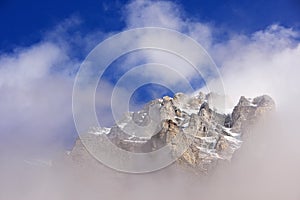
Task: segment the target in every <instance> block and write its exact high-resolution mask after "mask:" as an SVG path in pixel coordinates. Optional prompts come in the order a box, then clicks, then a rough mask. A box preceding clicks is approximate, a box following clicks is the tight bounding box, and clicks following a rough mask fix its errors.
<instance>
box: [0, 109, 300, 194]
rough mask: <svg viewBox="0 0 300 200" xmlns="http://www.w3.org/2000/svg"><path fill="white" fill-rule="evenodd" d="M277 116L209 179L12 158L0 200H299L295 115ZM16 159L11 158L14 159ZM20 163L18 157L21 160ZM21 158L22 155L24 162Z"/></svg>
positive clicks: (1, 172)
mask: <svg viewBox="0 0 300 200" xmlns="http://www.w3.org/2000/svg"><path fill="white" fill-rule="evenodd" d="M288 111H289V110H288V108H287V109H285V110H281V111H277V112H276V114H275V115H274V116H268V117H267V118H265V119H263V120H261V121H260V123H258V124H257V125H256V126H255V127H253V128H252V130H253V131H252V132H251V134H248V135H246V136H245V137H244V143H243V145H242V147H241V149H240V150H238V151H237V152H236V153H235V155H234V157H233V159H232V161H231V162H225V161H224V162H220V163H219V164H218V165H217V166H216V168H214V169H213V170H211V171H210V172H209V173H207V174H201V173H199V174H195V173H194V172H193V171H191V170H189V169H187V168H186V167H183V166H178V165H172V166H169V167H167V168H165V169H162V170H160V171H157V172H152V173H148V174H141V175H135V174H125V173H120V172H116V171H114V170H113V169H110V168H107V167H105V166H103V165H102V164H100V163H98V162H86V160H82V163H81V166H78V165H72V164H70V163H69V162H66V161H64V162H63V161H62V160H61V158H58V157H57V160H56V161H55V162H56V163H53V166H52V167H51V168H50V167H48V166H47V165H46V164H41V163H40V164H39V163H38V162H37V161H30V159H29V158H28V157H27V159H29V161H28V162H25V161H24V160H21V159H16V158H18V157H11V154H10V157H9V158H7V159H6V162H5V163H3V162H2V164H1V169H0V176H1V181H0V188H1V193H0V197H1V199H14V200H16V199H30V200H35V199H52V200H53V199H55V200H60V199H61V200H62V199H74V200H77V199H78V200H79V199H119V198H122V199H157V198H168V199H207V200H213V199H220V198H221V199H224V200H227V199H228V200H235V199H245V200H248V199H249V200H250V199H272V200H274V199H289V200H298V199H299V198H300V191H299V188H298V186H299V184H300V172H299V167H300V151H299V149H298V141H299V139H300V136H299V134H298V131H297V130H298V126H297V119H299V118H298V114H293V113H291V112H288ZM14 158H15V159H14ZM19 158H20V157H19ZM23 158H25V156H24V157H23Z"/></svg>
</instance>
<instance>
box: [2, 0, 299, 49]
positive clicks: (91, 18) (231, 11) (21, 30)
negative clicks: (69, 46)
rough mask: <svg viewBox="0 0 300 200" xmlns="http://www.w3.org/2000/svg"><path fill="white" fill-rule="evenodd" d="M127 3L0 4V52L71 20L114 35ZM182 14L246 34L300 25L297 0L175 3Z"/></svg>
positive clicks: (13, 0) (35, 0)
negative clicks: (79, 20)
mask: <svg viewBox="0 0 300 200" xmlns="http://www.w3.org/2000/svg"><path fill="white" fill-rule="evenodd" d="M126 2H128V1H127V0H76V1H74V0H63V1H61V0H51V1H41V0H26V1H23V0H0V24H1V31H0V38H1V40H0V51H2V52H3V51H11V50H12V49H13V48H15V47H16V46H27V45H30V44H33V43H36V42H38V41H39V40H40V39H41V38H42V34H43V32H45V31H47V30H49V29H51V28H52V27H53V26H55V25H56V24H58V23H59V22H61V21H62V20H63V19H66V18H68V17H70V16H74V15H75V16H79V17H80V18H82V19H83V21H84V22H83V24H82V26H81V29H82V30H81V31H83V32H88V31H90V30H95V29H97V30H102V31H104V32H106V31H117V30H120V29H122V27H124V22H123V21H122V14H121V10H122V7H123V5H124V4H125V3H126ZM175 2H176V3H178V4H179V5H181V6H182V7H183V8H184V10H185V12H186V15H188V16H189V17H192V18H196V19H198V20H199V19H200V20H201V21H204V22H212V23H214V24H216V25H217V26H223V27H225V28H230V29H231V30H234V31H236V32H243V33H251V32H253V31H256V30H259V29H262V28H265V27H266V26H268V25H270V24H272V23H280V24H281V25H284V26H290V27H297V28H299V26H300V24H299V23H300V0H274V1H272V0H252V1H250V0H176V1H175Z"/></svg>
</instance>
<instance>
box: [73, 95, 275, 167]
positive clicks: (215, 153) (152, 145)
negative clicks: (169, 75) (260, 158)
mask: <svg viewBox="0 0 300 200" xmlns="http://www.w3.org/2000/svg"><path fill="white" fill-rule="evenodd" d="M213 96H214V95H212V94H208V95H205V94H203V93H199V94H198V95H196V96H192V97H190V96H187V95H185V94H182V93H178V94H176V95H175V96H174V97H173V98H171V97H164V98H163V99H157V100H154V101H151V102H150V103H148V104H147V105H146V106H145V107H144V108H143V109H142V110H140V111H138V112H131V113H127V114H126V115H125V116H124V118H123V119H122V120H120V121H119V122H118V123H117V124H116V125H115V126H113V127H111V128H94V129H93V130H92V131H91V132H90V134H89V136H88V137H89V140H91V141H93V142H94V143H95V144H94V145H101V143H97V142H95V141H97V140H98V138H99V137H103V136H107V137H108V138H109V139H110V141H112V142H113V143H114V144H115V145H116V146H118V147H119V148H122V149H124V150H126V151H130V152H135V153H147V152H152V151H156V150H158V149H160V148H163V147H164V146H166V145H167V144H169V145H170V148H171V149H172V154H173V156H175V157H176V156H177V157H179V159H178V160H177V163H179V164H183V165H187V166H191V167H192V168H193V169H198V170H200V171H206V170H208V169H209V168H211V167H212V166H214V165H215V164H216V163H217V161H218V160H230V159H231V157H232V155H233V153H234V152H235V151H236V150H237V149H238V148H239V147H240V146H241V144H242V136H243V134H244V133H246V132H247V131H248V130H247V128H248V127H249V125H250V124H253V123H255V122H256V121H257V120H258V119H259V118H260V117H262V116H264V115H265V114H266V113H268V112H270V111H272V110H274V109H275V103H274V101H273V100H272V98H271V97H269V96H266V95H264V96H260V97H257V98H254V99H253V100H252V99H246V98H245V97H241V98H240V101H239V103H238V104H237V105H236V106H235V107H234V109H233V112H232V113H230V114H223V113H219V112H218V111H217V110H215V109H212V108H211V106H210V104H209V102H210V100H211V98H212V97H213ZM98 141H100V140H98ZM84 151H85V150H84V148H83V145H82V144H81V142H80V140H78V141H77V142H76V145H75V146H74V149H73V150H72V152H71V153H70V156H71V158H72V159H73V160H77V161H78V159H79V160H80V157H84V156H82V154H83V152H84Z"/></svg>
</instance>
